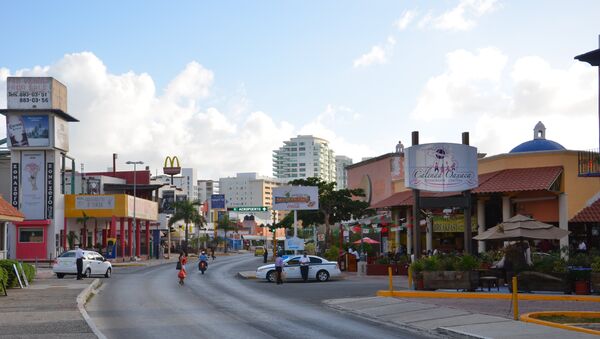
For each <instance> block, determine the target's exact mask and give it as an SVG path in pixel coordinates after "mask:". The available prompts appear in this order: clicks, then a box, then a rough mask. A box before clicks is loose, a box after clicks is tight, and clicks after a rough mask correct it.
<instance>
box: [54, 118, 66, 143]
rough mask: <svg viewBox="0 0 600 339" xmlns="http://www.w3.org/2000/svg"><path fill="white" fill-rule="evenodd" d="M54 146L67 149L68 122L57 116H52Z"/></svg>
mask: <svg viewBox="0 0 600 339" xmlns="http://www.w3.org/2000/svg"><path fill="white" fill-rule="evenodd" d="M54 147H56V148H58V149H61V150H63V151H68V150H69V123H68V122H66V121H65V120H63V119H61V118H59V117H54Z"/></svg>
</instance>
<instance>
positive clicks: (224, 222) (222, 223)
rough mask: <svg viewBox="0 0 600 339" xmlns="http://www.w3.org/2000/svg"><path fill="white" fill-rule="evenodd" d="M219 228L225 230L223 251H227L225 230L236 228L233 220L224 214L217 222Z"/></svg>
mask: <svg viewBox="0 0 600 339" xmlns="http://www.w3.org/2000/svg"><path fill="white" fill-rule="evenodd" d="M218 226H219V229H222V230H223V231H225V249H224V251H225V253H227V232H228V231H235V230H236V229H237V227H236V224H235V221H233V220H231V219H229V215H227V214H225V215H224V216H223V218H222V219H221V220H219V223H218Z"/></svg>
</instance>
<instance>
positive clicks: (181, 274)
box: [177, 251, 187, 285]
mask: <svg viewBox="0 0 600 339" xmlns="http://www.w3.org/2000/svg"><path fill="white" fill-rule="evenodd" d="M179 263H180V264H181V269H180V270H179V273H177V277H178V278H179V285H183V281H184V280H185V277H187V271H186V269H185V264H187V253H185V252H183V251H182V252H181V253H179Z"/></svg>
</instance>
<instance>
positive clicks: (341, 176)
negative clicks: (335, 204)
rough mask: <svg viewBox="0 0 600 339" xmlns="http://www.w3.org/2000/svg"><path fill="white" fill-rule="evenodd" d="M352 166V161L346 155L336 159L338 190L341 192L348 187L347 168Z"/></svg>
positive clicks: (337, 156) (338, 156)
mask: <svg viewBox="0 0 600 339" xmlns="http://www.w3.org/2000/svg"><path fill="white" fill-rule="evenodd" d="M349 165H352V159H351V158H348V157H347V156H345V155H336V157H335V176H336V183H337V185H336V189H338V190H341V189H344V188H347V187H348V172H347V171H346V166H349Z"/></svg>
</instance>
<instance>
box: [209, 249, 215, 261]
mask: <svg viewBox="0 0 600 339" xmlns="http://www.w3.org/2000/svg"><path fill="white" fill-rule="evenodd" d="M210 256H211V257H212V260H215V258H216V257H215V248H214V247H211V248H210Z"/></svg>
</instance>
